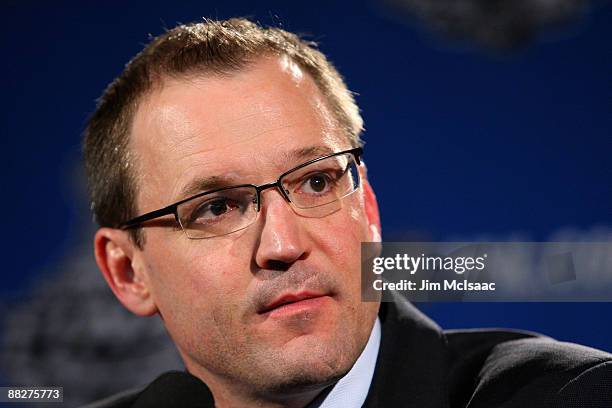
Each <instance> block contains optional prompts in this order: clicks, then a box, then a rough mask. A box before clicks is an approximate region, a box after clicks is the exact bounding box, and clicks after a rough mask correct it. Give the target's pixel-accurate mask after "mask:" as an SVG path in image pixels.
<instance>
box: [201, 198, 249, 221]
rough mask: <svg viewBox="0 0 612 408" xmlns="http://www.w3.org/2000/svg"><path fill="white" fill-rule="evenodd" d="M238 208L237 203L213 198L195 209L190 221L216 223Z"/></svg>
mask: <svg viewBox="0 0 612 408" xmlns="http://www.w3.org/2000/svg"><path fill="white" fill-rule="evenodd" d="M239 207H240V205H239V204H238V203H236V202H235V201H233V200H231V199H229V198H227V197H221V198H215V199H213V200H210V201H207V202H205V203H203V204H202V205H200V206H199V207H198V208H196V209H195V210H194V212H193V214H192V216H191V220H192V221H195V222H211V221H216V220H219V219H222V218H224V215H227V214H229V213H230V212H232V211H234V210H235V209H237V208H239Z"/></svg>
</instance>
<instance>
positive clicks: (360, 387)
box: [308, 317, 380, 408]
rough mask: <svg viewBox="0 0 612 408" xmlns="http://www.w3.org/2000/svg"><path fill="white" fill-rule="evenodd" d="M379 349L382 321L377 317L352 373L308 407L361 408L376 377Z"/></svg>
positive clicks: (351, 370)
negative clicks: (375, 370)
mask: <svg viewBox="0 0 612 408" xmlns="http://www.w3.org/2000/svg"><path fill="white" fill-rule="evenodd" d="M379 347H380V321H379V320H378V317H377V318H376V321H375V322H374V327H373V328H372V332H371V333H370V338H369V339H368V343H367V344H366V346H365V348H364V349H363V351H362V352H361V355H360V356H359V358H358V359H357V361H356V362H355V364H353V367H352V368H351V369H350V371H349V372H348V373H347V374H346V375H345V376H344V377H342V378H341V379H340V380H339V381H338V382H337V383H336V384H335V385H334V386H333V387H332V388H331V390H330V391H328V392H327V393H326V394H327V395H325V397H324V398H322V399H321V398H317V399H316V400H315V401H313V403H311V404H310V405H308V407H309V408H361V406H362V405H363V403H364V401H365V399H366V397H367V395H368V390H369V389H370V383H371V382H372V377H373V376H374V368H375V367H376V359H377V357H378V348H379Z"/></svg>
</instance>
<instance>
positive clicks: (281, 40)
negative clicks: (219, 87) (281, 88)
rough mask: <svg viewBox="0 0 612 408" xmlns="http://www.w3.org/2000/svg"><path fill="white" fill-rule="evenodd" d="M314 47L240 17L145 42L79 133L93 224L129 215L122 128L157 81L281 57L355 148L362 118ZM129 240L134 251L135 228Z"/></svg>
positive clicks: (131, 199)
mask: <svg viewBox="0 0 612 408" xmlns="http://www.w3.org/2000/svg"><path fill="white" fill-rule="evenodd" d="M315 47H316V44H314V43H312V42H307V41H304V40H302V39H300V38H299V37H298V36H297V35H295V34H292V33H289V32H287V31H284V30H282V29H280V28H264V27H261V26H260V25H258V24H255V23H253V22H251V21H248V20H246V19H241V18H235V19H230V20H225V21H213V20H206V19H205V20H204V21H203V22H199V23H193V24H188V25H179V26H177V27H176V28H173V29H172V30H169V31H167V32H165V33H163V34H161V35H160V36H158V37H156V38H154V39H153V40H151V42H150V43H149V44H148V45H147V46H146V47H145V48H144V49H143V50H142V51H141V52H140V53H139V54H137V55H136V56H135V57H134V58H133V59H132V60H131V61H130V62H129V63H128V64H127V65H126V67H125V69H124V70H123V72H122V73H121V74H120V75H119V76H118V77H117V78H116V79H115V80H114V81H113V82H112V83H111V84H110V85H109V86H108V87H107V88H106V90H105V91H104V93H103V94H102V96H101V97H100V99H99V100H98V104H97V107H96V110H95V112H94V113H93V114H92V116H91V118H90V119H89V122H88V124H87V127H86V129H85V134H84V142H83V150H84V156H85V167H86V171H87V180H88V185H89V194H90V198H91V208H92V210H93V212H94V214H95V218H96V221H97V222H98V223H99V224H100V225H101V226H104V227H117V226H118V225H119V224H120V223H122V222H124V221H126V220H128V219H130V218H133V217H135V216H136V211H137V209H136V188H137V185H136V184H137V183H136V174H135V165H134V159H133V155H131V154H130V150H129V139H130V138H129V135H130V129H131V125H132V120H133V117H134V114H135V113H136V110H137V108H138V104H139V103H140V101H141V100H142V99H143V98H144V97H145V96H146V95H147V94H148V93H149V92H151V91H152V90H153V89H155V88H156V87H160V86H162V84H163V79H164V78H181V77H184V76H189V75H194V74H210V75H217V76H219V75H222V76H223V75H230V74H231V73H232V72H236V71H238V70H240V69H242V68H244V67H245V66H246V65H248V64H249V63H251V62H253V61H254V60H256V59H257V58H258V57H260V56H262V55H265V54H276V55H282V54H284V55H287V56H288V57H290V58H292V59H293V60H294V61H295V62H296V63H298V64H299V65H300V66H301V67H302V68H303V69H305V70H306V71H307V72H308V73H309V74H310V76H311V77H312V79H313V80H314V81H315V83H316V84H317V86H318V87H319V90H320V91H321V93H322V94H323V95H324V96H325V98H326V100H327V102H328V105H329V107H330V109H331V110H332V112H333V113H334V115H335V118H336V120H337V121H338V124H339V125H340V126H341V127H342V128H343V129H344V130H345V132H346V134H347V135H348V137H349V139H350V141H351V144H352V145H354V146H355V147H356V146H360V145H362V142H361V139H360V134H361V132H362V130H363V129H362V128H363V120H362V118H361V116H360V114H359V109H358V107H357V105H356V104H355V101H354V99H353V95H352V94H351V92H350V91H349V90H348V89H347V87H346V85H345V83H344V81H343V80H342V77H341V76H340V74H339V73H338V71H337V70H336V69H335V68H334V66H333V65H332V64H331V63H330V62H329V61H328V60H327V58H326V57H325V56H324V55H323V54H322V53H321V52H320V51H318V50H317V49H316V48H315ZM132 238H134V240H135V242H136V244H138V245H142V237H141V235H140V234H139V232H138V230H135V231H134V232H133V234H132Z"/></svg>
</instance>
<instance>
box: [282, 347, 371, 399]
mask: <svg viewBox="0 0 612 408" xmlns="http://www.w3.org/2000/svg"><path fill="white" fill-rule="evenodd" d="M302 337H303V338H300V339H295V340H293V341H292V343H293V344H291V345H288V346H289V347H290V348H289V349H287V350H285V352H284V353H283V356H282V357H281V358H282V360H283V361H276V362H275V364H274V365H275V366H276V370H275V375H274V377H276V378H274V380H273V381H270V385H271V386H272V387H273V388H274V390H270V391H274V392H277V393H288V392H296V391H298V392H299V391H309V390H312V389H317V388H321V387H325V386H327V385H331V384H333V383H334V382H336V381H338V380H339V379H340V378H342V377H343V376H344V375H345V374H346V373H347V372H348V371H349V370H350V369H351V368H352V366H353V364H354V363H355V361H356V360H357V358H358V357H359V352H360V350H359V349H358V348H357V347H355V344H353V343H351V342H346V341H342V340H340V339H337V340H336V341H335V342H332V344H330V342H329V341H328V342H326V341H323V340H322V339H320V338H317V337H316V336H302ZM304 337H310V338H304ZM272 384H273V385H272Z"/></svg>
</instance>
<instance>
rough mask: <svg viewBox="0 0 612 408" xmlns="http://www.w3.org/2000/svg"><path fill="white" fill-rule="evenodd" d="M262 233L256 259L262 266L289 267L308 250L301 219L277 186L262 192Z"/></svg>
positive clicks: (264, 267) (282, 268)
mask: <svg viewBox="0 0 612 408" xmlns="http://www.w3.org/2000/svg"><path fill="white" fill-rule="evenodd" d="M261 199H262V203H261V204H262V206H261V210H260V211H261V214H260V215H259V216H260V222H261V234H260V237H259V242H258V243H257V248H256V252H255V262H256V263H257V265H258V266H259V267H260V268H263V269H280V270H284V269H287V268H288V267H289V266H290V265H291V264H292V263H294V262H295V261H297V260H299V259H303V258H304V257H305V256H306V255H307V253H308V248H307V246H306V238H305V237H304V231H303V230H302V225H301V222H302V219H300V218H299V216H298V215H297V214H296V213H295V212H294V211H293V209H292V208H291V206H290V205H289V203H288V202H287V201H286V200H285V199H284V198H283V196H282V195H281V193H280V192H279V191H278V190H276V189H270V190H266V191H265V192H262V196H261Z"/></svg>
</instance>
